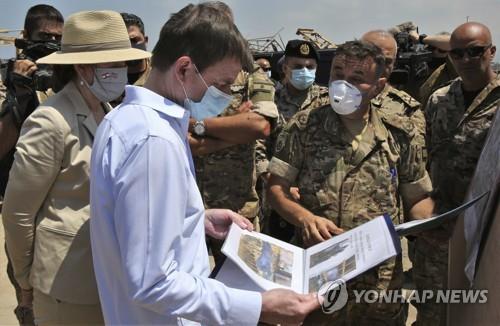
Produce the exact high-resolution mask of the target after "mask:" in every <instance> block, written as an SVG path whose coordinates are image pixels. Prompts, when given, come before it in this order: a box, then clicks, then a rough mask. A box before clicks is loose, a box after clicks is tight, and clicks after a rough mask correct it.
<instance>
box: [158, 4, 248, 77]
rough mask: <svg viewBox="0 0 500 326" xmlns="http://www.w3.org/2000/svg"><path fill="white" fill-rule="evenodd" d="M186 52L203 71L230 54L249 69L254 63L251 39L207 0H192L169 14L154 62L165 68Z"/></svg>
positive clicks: (161, 68) (159, 67)
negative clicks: (197, 1)
mask: <svg viewBox="0 0 500 326" xmlns="http://www.w3.org/2000/svg"><path fill="white" fill-rule="evenodd" d="M183 55H186V56H189V57H191V59H192V60H193V62H194V63H195V64H196V67H197V68H198V70H199V71H200V72H201V71H203V70H204V69H206V68H207V67H209V66H211V65H213V64H215V63H216V62H219V61H221V60H223V59H224V58H228V57H232V58H236V59H237V60H240V62H241V65H242V66H243V68H244V69H245V70H247V71H250V69H252V67H253V59H252V55H251V53H250V50H249V48H248V43H247V41H246V40H245V39H244V38H243V36H242V35H241V34H240V32H239V30H238V28H237V27H236V26H235V25H234V23H233V21H232V20H231V19H230V18H229V17H228V16H227V14H226V13H224V12H223V11H222V10H218V9H216V8H214V6H212V5H210V4H205V3H200V4H197V5H193V4H189V5H187V6H186V7H184V8H182V9H181V10H180V11H179V12H177V13H175V14H173V15H172V16H171V17H170V19H169V20H168V21H167V22H166V23H165V25H163V27H162V29H161V32H160V37H159V40H158V43H156V45H155V47H154V49H153V56H152V58H151V63H152V66H153V68H157V69H159V70H161V71H165V70H166V69H168V68H169V67H170V66H171V65H172V64H173V63H174V62H175V61H176V60H177V59H178V58H180V57H181V56H183Z"/></svg>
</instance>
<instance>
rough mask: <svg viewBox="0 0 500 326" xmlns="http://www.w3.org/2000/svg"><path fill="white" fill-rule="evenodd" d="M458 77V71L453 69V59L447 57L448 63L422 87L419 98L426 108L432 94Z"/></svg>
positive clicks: (437, 70) (434, 73) (433, 73)
mask: <svg viewBox="0 0 500 326" xmlns="http://www.w3.org/2000/svg"><path fill="white" fill-rule="evenodd" d="M457 77H458V74H457V71H456V70H455V67H453V63H452V62H451V59H450V58H449V57H447V58H446V63H444V64H442V65H441V66H439V67H438V68H437V69H436V70H434V71H433V72H432V74H431V75H430V76H429V77H428V78H427V79H426V81H425V82H424V83H423V84H422V86H420V91H419V95H420V97H419V98H420V101H421V102H422V104H423V105H424V106H426V105H427V102H428V101H429V98H430V96H431V95H432V93H434V92H435V91H436V90H437V89H438V88H441V87H443V86H445V84H448V83H449V82H450V81H452V80H453V79H455V78H457Z"/></svg>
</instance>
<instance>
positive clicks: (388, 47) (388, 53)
mask: <svg viewBox="0 0 500 326" xmlns="http://www.w3.org/2000/svg"><path fill="white" fill-rule="evenodd" d="M361 40H362V41H365V42H370V43H372V44H374V45H375V46H377V47H378V48H380V49H381V50H382V53H383V54H384V57H385V66H386V69H385V72H384V76H383V77H386V78H389V76H390V75H391V73H392V70H393V69H394V63H395V62H396V54H397V53H398V44H397V43H396V40H395V39H394V36H393V35H392V34H391V33H389V32H388V31H384V30H381V29H380V30H373V31H369V32H367V33H365V34H363V36H362V37H361Z"/></svg>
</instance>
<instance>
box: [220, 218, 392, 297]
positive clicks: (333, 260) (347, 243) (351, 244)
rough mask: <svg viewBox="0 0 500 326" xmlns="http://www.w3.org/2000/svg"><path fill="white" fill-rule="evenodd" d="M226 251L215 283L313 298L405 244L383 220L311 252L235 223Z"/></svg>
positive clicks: (376, 263) (314, 247) (359, 227)
mask: <svg viewBox="0 0 500 326" xmlns="http://www.w3.org/2000/svg"><path fill="white" fill-rule="evenodd" d="M222 252H223V253H224V254H225V255H226V256H227V258H228V259H226V261H225V263H224V265H223V266H222V267H221V269H220V270H219V271H218V273H217V277H216V279H218V280H219V281H221V282H223V283H225V284H226V285H228V286H231V287H236V288H240V289H247V290H257V291H265V290H270V289H273V288H288V289H292V290H294V291H296V292H299V293H312V292H316V291H318V290H319V288H320V287H321V286H322V285H323V284H325V283H327V282H329V281H335V280H337V279H342V280H344V281H347V280H349V279H351V278H354V277H356V276H357V275H359V274H361V273H363V272H365V271H367V270H368V269H370V268H372V267H374V266H377V265H378V264H380V263H382V262H383V261H385V260H387V259H388V258H391V257H393V256H395V255H397V254H398V253H399V252H401V245H400V240H399V237H398V236H397V234H396V231H395V229H394V226H393V224H392V221H391V220H390V218H389V216H387V215H384V216H380V217H377V218H375V219H373V220H371V221H369V222H367V223H364V224H363V225H361V226H358V227H357V228H354V229H352V230H349V231H347V232H344V233H342V234H340V235H338V236H335V237H333V238H331V239H329V240H327V241H324V242H322V243H319V244H317V245H315V246H312V247H310V248H308V249H302V248H299V247H297V246H294V245H291V244H289V243H286V242H283V241H280V240H278V239H275V238H272V237H269V236H267V235H264V234H261V233H257V232H249V231H247V230H242V229H241V228H239V227H238V226H237V225H236V224H233V225H232V226H231V229H230V231H229V234H228V236H227V239H226V241H225V243H224V246H223V247H222Z"/></svg>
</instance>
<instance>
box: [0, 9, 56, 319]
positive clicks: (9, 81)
mask: <svg viewBox="0 0 500 326" xmlns="http://www.w3.org/2000/svg"><path fill="white" fill-rule="evenodd" d="M63 23H64V20H63V17H62V15H61V13H60V12H59V11H58V10H57V9H55V8H54V7H52V6H48V5H36V6H33V7H31V8H30V9H29V10H28V12H27V14H26V18H25V21H24V30H23V37H22V38H21V39H17V40H16V42H15V45H16V48H17V51H18V55H17V57H16V58H15V59H11V60H10V61H9V64H8V69H7V74H6V78H5V81H3V85H2V88H1V89H0V139H2V141H1V142H0V202H2V201H3V196H4V193H5V188H6V186H7V181H8V177H9V170H10V168H11V166H12V162H13V159H14V151H15V145H16V142H17V139H18V138H19V131H20V129H21V125H22V124H23V122H24V120H26V118H27V117H28V116H29V115H30V114H31V112H33V110H34V109H35V108H36V107H37V106H38V105H39V104H40V103H41V102H43V101H44V100H45V99H47V97H48V96H50V95H51V94H53V92H52V90H51V88H53V86H54V85H53V80H52V70H51V67H50V66H37V65H36V64H35V61H36V60H37V59H39V58H41V57H43V56H45V55H47V54H50V53H52V52H54V51H56V50H57V49H58V48H59V42H60V39H61V35H62V27H63ZM0 209H1V206H0ZM8 256H9V255H8V253H7V257H8ZM7 274H8V276H9V279H10V280H11V283H12V285H13V286H14V287H15V289H16V297H17V301H18V306H17V307H16V309H15V310H14V312H15V314H16V317H17V319H18V320H19V323H20V324H21V325H33V324H34V323H33V312H32V297H31V294H30V293H23V291H21V289H20V288H19V285H18V284H17V282H16V281H15V279H14V277H13V272H12V266H11V264H10V260H9V263H8V265H7Z"/></svg>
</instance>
